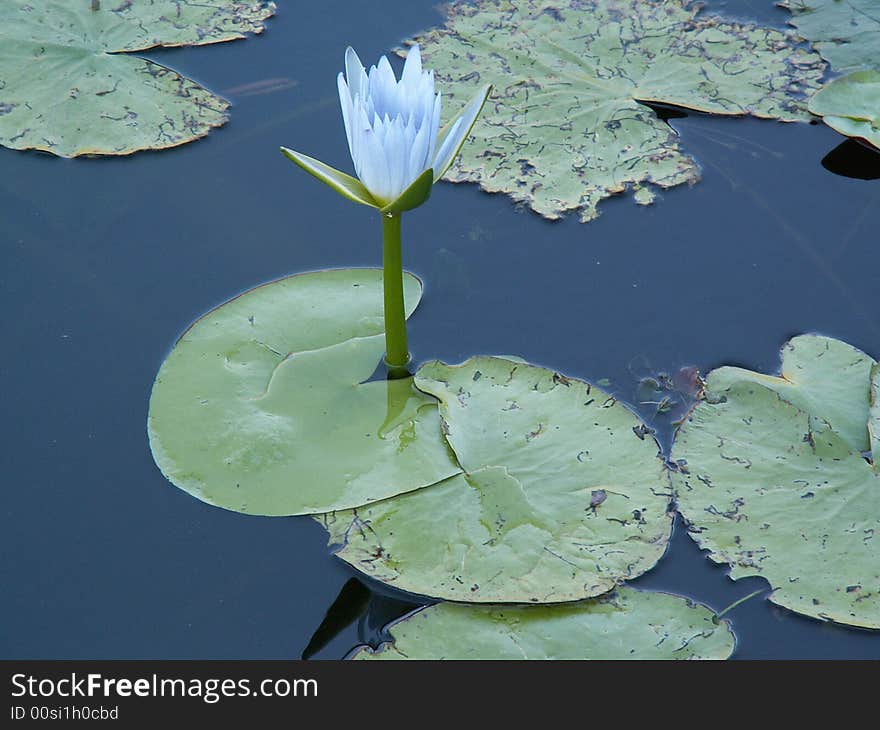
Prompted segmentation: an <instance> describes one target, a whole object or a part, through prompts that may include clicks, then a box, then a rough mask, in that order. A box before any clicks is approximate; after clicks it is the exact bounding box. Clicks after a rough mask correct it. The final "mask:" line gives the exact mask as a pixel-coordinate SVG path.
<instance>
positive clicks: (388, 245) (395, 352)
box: [382, 213, 410, 378]
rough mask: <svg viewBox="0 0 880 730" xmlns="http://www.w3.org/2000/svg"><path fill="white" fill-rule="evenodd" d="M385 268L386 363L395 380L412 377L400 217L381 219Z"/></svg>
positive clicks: (395, 214) (388, 216)
mask: <svg viewBox="0 0 880 730" xmlns="http://www.w3.org/2000/svg"><path fill="white" fill-rule="evenodd" d="M382 243H383V247H382V266H383V270H384V271H383V283H384V289H385V363H386V364H387V365H388V368H389V372H388V374H389V376H390V377H392V378H400V377H406V376H407V375H409V374H410V373H409V370H408V369H407V365H408V364H409V347H408V346H407V342H406V311H405V310H404V304H403V260H402V254H401V243H400V213H386V214H383V215H382Z"/></svg>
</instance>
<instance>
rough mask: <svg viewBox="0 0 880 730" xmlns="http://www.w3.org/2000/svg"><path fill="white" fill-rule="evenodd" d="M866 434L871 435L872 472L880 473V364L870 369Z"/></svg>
mask: <svg viewBox="0 0 880 730" xmlns="http://www.w3.org/2000/svg"><path fill="white" fill-rule="evenodd" d="M869 413H870V420H869V421H868V432H869V433H870V434H871V454H872V455H873V462H874V471H880V363H876V364H875V365H874V367H873V368H871V408H870V411H869Z"/></svg>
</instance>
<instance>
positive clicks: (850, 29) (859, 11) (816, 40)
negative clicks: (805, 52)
mask: <svg viewBox="0 0 880 730" xmlns="http://www.w3.org/2000/svg"><path fill="white" fill-rule="evenodd" d="M778 4H779V5H780V6H782V7H784V8H786V9H787V10H789V11H790V12H791V13H792V18H791V20H790V21H789V24H790V25H792V26H794V27H795V28H796V29H797V32H798V35H800V36H801V37H803V38H806V39H807V40H808V41H810V43H811V44H812V46H813V48H815V49H816V50H817V51H818V52H819V54H820V55H821V56H822V58H824V59H825V60H826V61H828V62H829V63H830V64H831V67H832V68H833V69H834V70H835V71H837V72H838V73H849V72H851V71H858V70H861V69H870V68H873V69H877V70H880V2H877V0H782V2H780V3H778Z"/></svg>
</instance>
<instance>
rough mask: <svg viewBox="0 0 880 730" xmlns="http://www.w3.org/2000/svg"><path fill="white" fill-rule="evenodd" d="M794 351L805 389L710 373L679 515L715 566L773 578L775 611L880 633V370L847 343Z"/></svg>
mask: <svg viewBox="0 0 880 730" xmlns="http://www.w3.org/2000/svg"><path fill="white" fill-rule="evenodd" d="M822 339H827V338H822ZM798 340H801V341H805V342H807V344H808V347H806V348H801V347H800V346H799V343H798ZM793 342H794V343H795V347H794V352H795V353H796V355H797V358H796V359H797V361H798V362H799V365H800V367H799V368H798V370H799V371H800V374H801V375H803V376H804V378H805V380H804V381H803V384H798V383H794V384H789V383H788V382H787V378H786V377H783V378H772V377H768V376H765V375H761V374H759V373H753V374H751V375H748V374H746V373H747V371H746V372H743V371H734V369H732V368H722V369H721V370H720V371H714V372H713V373H710V375H709V377H708V378H707V381H706V398H705V400H703V401H702V402H700V403H699V404H698V405H697V406H696V408H695V409H694V411H693V412H692V413H691V415H690V417H689V418H688V420H687V421H686V422H685V423H684V424H683V425H682V426H681V428H680V430H679V432H678V433H677V435H676V439H675V443H674V445H673V459H674V460H676V461H677V463H678V464H679V465H680V471H679V473H678V474H675V475H674V477H673V483H674V484H675V486H676V497H677V503H678V509H679V511H680V512H681V514H682V516H683V517H684V518H685V520H687V522H688V523H690V526H691V527H690V533H691V537H692V538H693V539H694V540H695V541H696V542H697V544H698V545H700V547H702V548H704V549H706V550H708V551H709V557H710V558H711V559H712V560H714V561H715V562H718V563H727V564H729V565H730V566H731V577H732V578H734V579H738V578H741V577H744V576H753V575H758V576H762V577H764V578H766V579H767V580H768V581H769V582H770V584H771V586H772V587H773V593H772V594H771V595H770V600H771V601H773V602H774V603H777V604H778V605H780V606H784V607H786V608H789V609H791V610H793V611H796V612H798V613H801V614H804V615H807V616H812V617H815V618H820V619H826V620H831V621H835V622H838V623H842V624H848V625H852V626H860V627H864V628H875V629H876V628H880V500H878V499H877V495H878V494H880V471H878V457H880V443H878V439H877V431H878V430H880V429H878V428H877V426H878V419H880V415H878V406H877V394H878V388H880V382H878V381H880V374H878V367H877V366H876V365H874V364H873V363H872V362H870V361H869V362H867V363H866V362H865V361H864V360H863V358H866V356H864V355H863V354H862V353H859V352H858V351H857V350H855V349H854V348H850V347H849V346H848V345H845V344H844V343H838V345H836V346H833V347H830V348H829V349H827V350H826V349H824V348H814V347H812V345H815V344H818V342H819V338H811V339H810V340H804V339H803V338H796V339H795V340H794V341H793ZM835 350H836V353H835ZM791 352H792V351H791V350H789V357H788V358H787V359H788V360H789V363H788V364H789V365H790V364H791V362H790V361H791V360H792V359H794V357H793V356H791ZM808 353H811V355H812V358H813V360H814V362H813V363H812V364H811V365H809V367H808V366H807V365H808V362H809V358H808V357H806V356H807V354H808ZM829 353H830V354H829ZM839 355H844V359H843V360H840V359H838V356H839ZM826 356H827V357H828V360H827V362H826V361H825V357H826ZM859 356H861V357H859ZM866 359H867V358H866ZM868 360H870V359H868ZM847 363H849V365H848V366H847ZM716 373H718V375H717V376H716ZM785 374H786V371H785V366H784V369H783V376H785ZM777 381H783V382H777ZM872 389H873V393H874V396H873V400H871V398H872V396H871V392H872ZM857 422H860V423H861V428H860V429H855V428H854V424H856V423H857ZM862 447H864V448H868V449H871V451H869V452H868V457H866V456H865V455H864V454H863V448H862Z"/></svg>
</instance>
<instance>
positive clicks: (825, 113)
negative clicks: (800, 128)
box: [810, 4, 880, 149]
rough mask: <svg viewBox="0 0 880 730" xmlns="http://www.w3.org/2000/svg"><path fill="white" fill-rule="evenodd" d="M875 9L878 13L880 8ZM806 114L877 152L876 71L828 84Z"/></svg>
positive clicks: (879, 104) (879, 76) (879, 89)
mask: <svg viewBox="0 0 880 730" xmlns="http://www.w3.org/2000/svg"><path fill="white" fill-rule="evenodd" d="M877 9H878V13H880V4H878V6H877ZM810 111H811V112H813V114H816V115H818V116H820V117H822V119H823V121H824V122H825V124H827V125H828V126H829V127H831V128H832V129H834V130H835V131H837V132H840V133H841V134H845V135H846V136H847V137H856V138H858V139H862V140H864V141H865V142H868V143H869V144H871V145H873V146H874V147H877V148H878V149H880V71H856V72H855V73H851V74H849V76H844V77H843V78H842V79H836V80H835V81H832V82H831V83H830V84H828V85H827V86H826V87H825V88H824V89H822V90H821V91H820V92H819V93H818V94H816V95H815V96H814V97H813V98H812V99H811V100H810Z"/></svg>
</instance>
